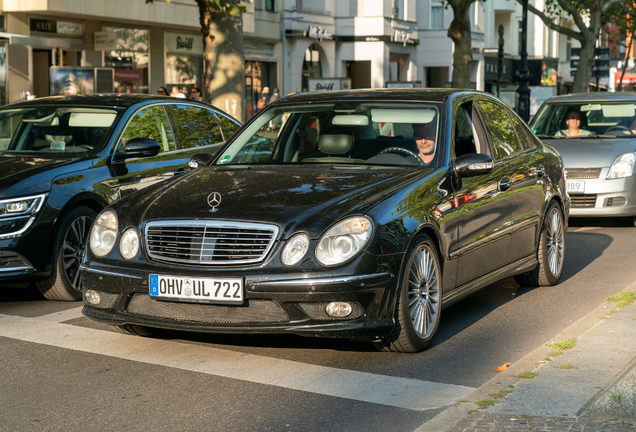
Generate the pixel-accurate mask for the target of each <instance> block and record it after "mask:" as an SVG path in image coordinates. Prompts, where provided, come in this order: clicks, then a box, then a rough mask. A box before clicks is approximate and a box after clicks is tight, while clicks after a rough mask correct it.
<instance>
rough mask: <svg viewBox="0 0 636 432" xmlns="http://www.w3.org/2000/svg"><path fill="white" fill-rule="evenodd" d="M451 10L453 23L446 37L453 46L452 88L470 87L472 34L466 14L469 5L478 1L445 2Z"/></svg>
mask: <svg viewBox="0 0 636 432" xmlns="http://www.w3.org/2000/svg"><path fill="white" fill-rule="evenodd" d="M445 1H446V2H447V3H448V5H450V7H451V8H452V9H453V15H454V16H453V22H451V24H450V27H449V28H448V37H449V38H451V39H452V41H453V43H454V44H455V50H454V51H453V78H452V86H453V88H469V87H470V62H471V61H472V60H473V55H472V34H471V29H470V18H469V16H468V12H469V10H470V5H471V4H473V3H477V2H478V1H479V0H445Z"/></svg>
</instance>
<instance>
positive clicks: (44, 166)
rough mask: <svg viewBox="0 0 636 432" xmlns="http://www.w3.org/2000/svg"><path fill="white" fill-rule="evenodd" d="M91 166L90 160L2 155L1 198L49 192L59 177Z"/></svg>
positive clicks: (0, 157)
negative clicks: (54, 180)
mask: <svg viewBox="0 0 636 432" xmlns="http://www.w3.org/2000/svg"><path fill="white" fill-rule="evenodd" d="M75 165H77V166H75ZM84 165H87V166H84ZM70 166H73V167H72V168H70ZM90 166H91V164H90V160H89V159H86V158H83V159H82V160H78V159H73V160H69V159H43V158H34V157H25V156H6V155H2V156H0V197H13V196H20V195H29V194H32V193H40V192H48V191H50V190H51V181H52V180H53V179H54V178H55V177H57V176H58V175H60V174H63V173H67V172H69V171H71V170H76V169H77V170H80V169H85V168H88V167H90Z"/></svg>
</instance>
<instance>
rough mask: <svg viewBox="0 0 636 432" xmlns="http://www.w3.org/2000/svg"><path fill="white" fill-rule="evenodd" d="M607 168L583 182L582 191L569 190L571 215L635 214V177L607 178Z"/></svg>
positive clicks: (614, 215) (619, 215)
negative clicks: (593, 177)
mask: <svg viewBox="0 0 636 432" xmlns="http://www.w3.org/2000/svg"><path fill="white" fill-rule="evenodd" d="M607 171H608V169H607V168H604V169H603V170H602V171H601V174H600V177H599V178H596V179H581V180H573V181H583V182H585V191H584V192H583V193H574V192H571V193H570V194H569V195H570V199H571V206H570V216H571V217H621V216H636V177H633V176H632V177H627V178H623V179H612V180H607V179H606V176H607Z"/></svg>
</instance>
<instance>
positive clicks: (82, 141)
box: [0, 106, 118, 158]
mask: <svg viewBox="0 0 636 432" xmlns="http://www.w3.org/2000/svg"><path fill="white" fill-rule="evenodd" d="M117 114H118V111H117V110H115V109H99V108H75V107H68V106H60V107H55V106H45V107H32V108H23V109H7V110H0V152H2V153H20V154H27V155H29V156H34V157H44V158H50V157H55V158H59V157H78V156H81V155H84V154H92V153H95V152H97V151H99V150H101V149H102V148H103V147H104V145H105V144H106V140H107V139H108V137H109V135H110V132H111V130H112V128H113V126H114V124H115V118H116V117H117Z"/></svg>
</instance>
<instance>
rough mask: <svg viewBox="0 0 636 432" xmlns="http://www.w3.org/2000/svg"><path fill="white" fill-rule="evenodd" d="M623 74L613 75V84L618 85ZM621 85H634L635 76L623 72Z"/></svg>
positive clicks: (635, 82) (635, 83) (635, 81)
mask: <svg viewBox="0 0 636 432" xmlns="http://www.w3.org/2000/svg"><path fill="white" fill-rule="evenodd" d="M622 74H623V73H622V72H620V71H618V72H616V73H615V74H614V84H616V85H618V84H619V83H620V82H621V75H622ZM623 85H636V75H634V74H632V73H629V72H625V76H623Z"/></svg>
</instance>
